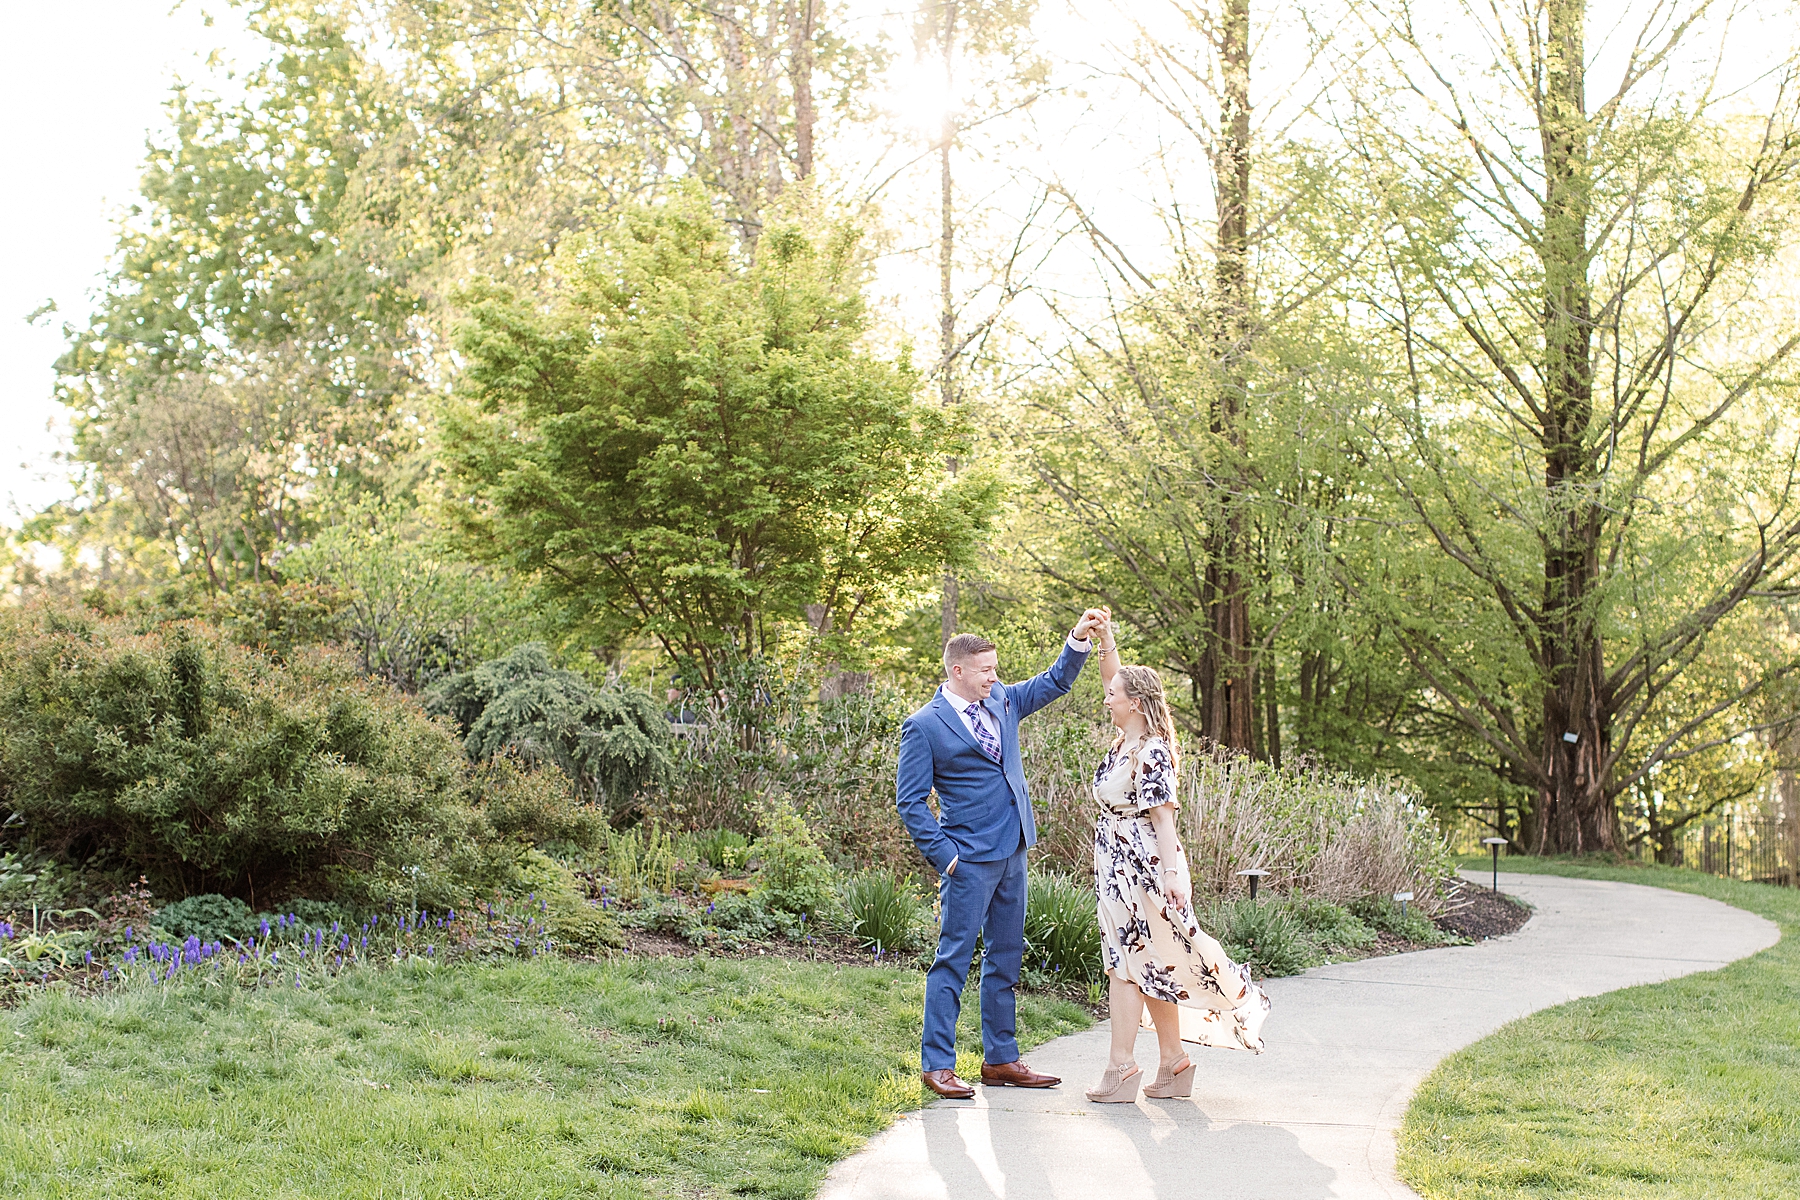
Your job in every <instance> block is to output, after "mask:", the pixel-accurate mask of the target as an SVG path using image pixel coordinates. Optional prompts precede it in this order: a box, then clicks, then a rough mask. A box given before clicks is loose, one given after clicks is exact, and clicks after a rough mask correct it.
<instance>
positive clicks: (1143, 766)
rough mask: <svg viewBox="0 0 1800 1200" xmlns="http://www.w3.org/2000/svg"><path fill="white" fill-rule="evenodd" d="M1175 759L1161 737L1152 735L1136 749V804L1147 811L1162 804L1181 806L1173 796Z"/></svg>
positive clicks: (1142, 810) (1140, 809)
mask: <svg viewBox="0 0 1800 1200" xmlns="http://www.w3.org/2000/svg"><path fill="white" fill-rule="evenodd" d="M1175 790H1176V789H1175V761H1174V759H1173V758H1171V757H1170V755H1169V747H1168V744H1167V743H1166V742H1164V741H1163V740H1162V739H1161V738H1157V737H1153V738H1150V739H1149V740H1148V741H1146V742H1145V743H1144V746H1143V749H1141V750H1139V751H1138V775H1137V806H1138V811H1139V812H1149V811H1150V810H1151V809H1153V808H1156V807H1157V806H1158V805H1162V804H1173V805H1175V806H1176V807H1177V808H1179V807H1181V801H1180V800H1178V799H1176V796H1175Z"/></svg>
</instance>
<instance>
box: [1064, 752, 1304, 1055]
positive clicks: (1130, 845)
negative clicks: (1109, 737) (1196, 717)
mask: <svg viewBox="0 0 1800 1200" xmlns="http://www.w3.org/2000/svg"><path fill="white" fill-rule="evenodd" d="M1134 758H1135V760H1136V763H1135V765H1136V768H1137V769H1136V771H1135V773H1134V771H1133V769H1132V768H1133V765H1134V763H1133V759H1134ZM1094 799H1095V801H1096V802H1098V804H1099V806H1100V819H1099V820H1098V822H1096V824H1095V826H1094V889H1095V892H1096V894H1097V896H1098V898H1099V906H1100V937H1101V941H1102V942H1103V943H1104V948H1103V951H1102V953H1103V955H1104V959H1105V963H1106V973H1107V974H1108V975H1110V976H1112V977H1113V978H1114V979H1118V980H1121V981H1124V982H1129V983H1135V984H1136V985H1137V986H1138V989H1139V990H1140V991H1142V992H1143V993H1144V995H1146V996H1148V997H1150V998H1151V999H1153V1000H1168V1001H1171V1002H1173V1003H1175V1004H1179V1005H1181V1037H1182V1040H1183V1041H1189V1042H1198V1043H1199V1044H1200V1045H1203V1046H1219V1047H1227V1048H1232V1049H1244V1050H1253V1051H1256V1052H1257V1053H1261V1051H1262V1048H1263V1044H1262V1024H1263V1020H1264V1019H1265V1018H1266V1017H1267V1016H1268V1014H1269V997H1268V996H1267V995H1266V994H1264V992H1263V990H1262V989H1261V988H1259V987H1257V986H1256V985H1255V984H1254V983H1252V982H1251V981H1250V968H1249V967H1247V966H1241V965H1239V964H1237V963H1234V962H1232V961H1231V960H1230V959H1229V958H1227V957H1226V956H1225V951H1224V949H1223V948H1222V947H1221V946H1220V945H1219V943H1218V942H1217V941H1215V940H1214V939H1213V938H1212V936H1211V935H1209V934H1208V933H1207V932H1206V931H1205V930H1203V929H1201V928H1200V926H1199V925H1198V924H1196V923H1195V920H1194V913H1193V909H1192V906H1190V907H1188V908H1186V909H1172V908H1171V907H1170V906H1169V904H1168V902H1167V901H1166V900H1165V899H1164V897H1163V893H1162V868H1163V864H1162V862H1161V860H1160V859H1159V857H1158V854H1157V844H1156V829H1155V827H1154V826H1153V825H1151V824H1150V810H1151V809H1153V808H1155V807H1156V806H1157V805H1159V804H1176V803H1178V802H1177V801H1176V798H1175V764H1174V761H1173V759H1172V757H1171V755H1170V754H1169V747H1168V745H1167V744H1166V743H1165V742H1164V741H1163V740H1162V739H1161V738H1159V737H1150V738H1147V739H1145V741H1144V743H1143V745H1142V746H1141V747H1140V748H1139V749H1138V751H1137V753H1136V754H1135V755H1132V754H1128V753H1125V752H1123V751H1122V749H1121V748H1120V747H1117V746H1115V747H1114V748H1113V749H1111V750H1109V751H1107V753H1106V757H1105V758H1104V759H1103V760H1101V763H1100V768H1099V770H1097V771H1095V772H1094ZM1184 865H1185V864H1184Z"/></svg>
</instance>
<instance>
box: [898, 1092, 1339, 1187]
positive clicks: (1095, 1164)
mask: <svg viewBox="0 0 1800 1200" xmlns="http://www.w3.org/2000/svg"><path fill="white" fill-rule="evenodd" d="M1152 1105H1153V1106H1154V1107H1150V1106H1152ZM923 1125H924V1134H925V1151H926V1157H927V1160H928V1161H929V1163H930V1173H931V1174H932V1175H935V1176H936V1179H933V1180H930V1181H929V1182H928V1181H926V1180H915V1181H912V1186H910V1187H909V1186H906V1185H904V1184H903V1185H901V1187H900V1188H899V1189H898V1190H900V1191H903V1192H905V1193H908V1194H913V1195H920V1196H924V1195H941V1196H945V1197H948V1198H949V1200H1005V1198H1006V1197H1009V1196H1010V1197H1020V1196H1070V1197H1073V1196H1096V1195H1110V1196H1128V1197H1130V1198H1131V1200H1213V1198H1214V1197H1217V1198H1219V1200H1225V1198H1230V1200H1327V1198H1329V1197H1331V1196H1332V1195H1333V1191H1332V1183H1333V1181H1334V1180H1335V1179H1336V1178H1337V1172H1336V1171H1334V1170H1333V1169H1332V1168H1330V1167H1328V1166H1326V1165H1325V1164H1324V1163H1321V1162H1318V1161H1316V1160H1314V1159H1313V1158H1311V1157H1309V1156H1308V1155H1307V1154H1306V1153H1305V1152H1304V1151H1302V1150H1301V1149H1300V1145H1299V1139H1298V1138H1296V1137H1295V1136H1294V1134H1293V1133H1292V1132H1290V1131H1289V1130H1287V1129H1284V1128H1281V1127H1280V1126H1277V1125H1263V1124H1257V1123H1254V1122H1247V1121H1245V1122H1238V1123H1236V1124H1232V1125H1222V1126H1213V1125H1211V1123H1210V1122H1209V1121H1208V1119H1207V1117H1206V1115H1205V1114H1204V1113H1203V1112H1201V1111H1200V1110H1199V1109H1197V1108H1196V1107H1194V1106H1193V1105H1192V1104H1191V1103H1189V1102H1186V1101H1148V1102H1146V1107H1144V1108H1139V1107H1135V1106H1131V1105H1117V1106H1109V1107H1108V1109H1107V1110H1106V1111H1104V1112H1098V1111H1096V1112H1091V1113H1079V1114H1076V1113H1051V1112H1020V1111H1012V1110H1006V1109H983V1108H976V1107H973V1106H970V1107H966V1108H964V1107H956V1108H952V1107H950V1106H948V1105H943V1106H938V1107H934V1108H932V1109H930V1110H928V1111H927V1112H926V1113H925V1114H924V1116H923ZM893 1182H896V1183H898V1182H899V1181H893ZM921 1185H922V1186H921Z"/></svg>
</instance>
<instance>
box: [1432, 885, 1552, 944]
mask: <svg viewBox="0 0 1800 1200" xmlns="http://www.w3.org/2000/svg"><path fill="white" fill-rule="evenodd" d="M1529 920H1531V909H1529V908H1527V907H1526V906H1525V904H1524V903H1523V902H1522V901H1519V900H1515V899H1513V898H1512V897H1511V896H1508V895H1505V894H1499V895H1496V894H1495V893H1493V892H1491V891H1489V890H1488V889H1487V888H1484V887H1481V886H1478V885H1476V884H1473V883H1469V882H1467V881H1462V880H1459V881H1458V882H1457V883H1456V884H1455V885H1454V889H1453V890H1452V892H1451V893H1450V907H1449V909H1448V910H1447V911H1446V912H1445V913H1444V914H1443V915H1442V916H1440V917H1438V918H1437V927H1438V928H1439V929H1442V930H1446V931H1447V932H1450V933H1454V934H1459V935H1460V936H1462V937H1466V938H1468V939H1470V940H1471V941H1477V942H1480V941H1485V940H1486V939H1488V938H1495V937H1505V936H1506V935H1507V934H1509V933H1517V932H1518V931H1519V929H1520V927H1521V926H1523V925H1524V924H1525V922H1527V921H1529Z"/></svg>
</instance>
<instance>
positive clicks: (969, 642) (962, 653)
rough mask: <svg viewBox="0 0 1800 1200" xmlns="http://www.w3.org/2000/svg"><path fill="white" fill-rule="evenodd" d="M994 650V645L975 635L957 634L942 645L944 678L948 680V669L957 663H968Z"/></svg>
mask: <svg viewBox="0 0 1800 1200" xmlns="http://www.w3.org/2000/svg"><path fill="white" fill-rule="evenodd" d="M992 649H994V643H992V642H990V641H988V640H987V639H986V638H984V637H982V636H981V635H980V634H977V633H959V634H957V635H956V636H955V637H953V638H951V639H950V640H949V641H947V642H945V643H944V676H945V678H948V677H949V675H950V668H951V667H952V666H954V665H955V664H957V663H959V662H968V661H969V660H970V659H971V658H974V657H975V656H976V655H977V654H986V653H987V652H988V651H989V650H992Z"/></svg>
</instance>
